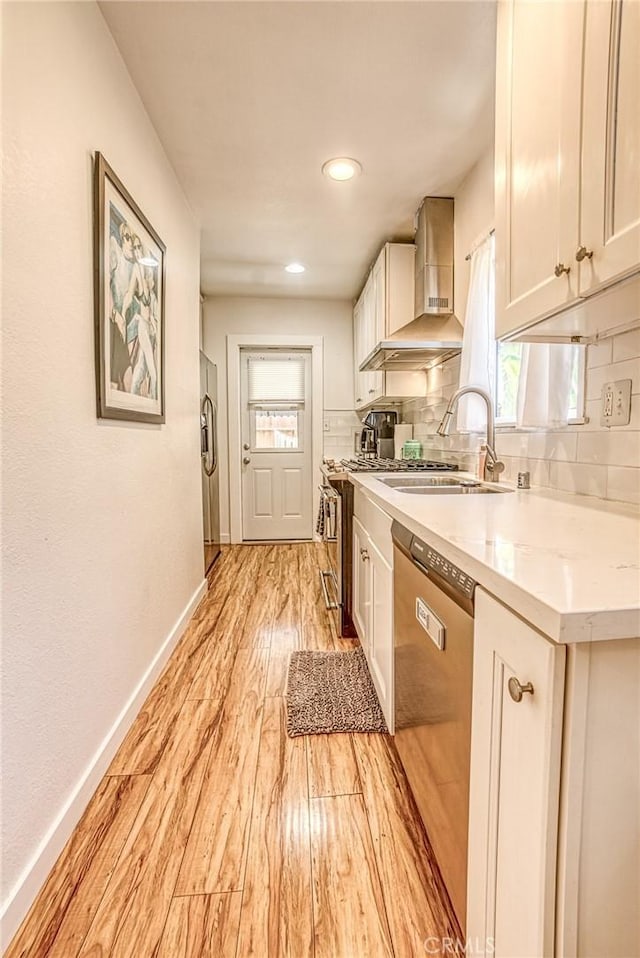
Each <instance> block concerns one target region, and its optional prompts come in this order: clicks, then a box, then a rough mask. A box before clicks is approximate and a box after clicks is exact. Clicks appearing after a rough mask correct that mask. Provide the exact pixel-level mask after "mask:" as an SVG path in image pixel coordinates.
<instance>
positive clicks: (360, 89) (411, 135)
mask: <svg viewBox="0 0 640 958" xmlns="http://www.w3.org/2000/svg"><path fill="white" fill-rule="evenodd" d="M100 7H101V10H102V13H103V15H104V17H105V19H106V21H107V23H108V25H109V28H110V29H111V32H112V34H113V36H114V38H115V40H116V43H117V45H118V47H119V49H120V51H121V53H122V56H123V58H124V60H125V63H126V65H127V67H128V69H129V72H130V73H131V76H132V78H133V81H134V83H135V85H136V87H137V89H138V90H139V92H140V96H141V97H142V100H143V102H144V105H145V107H146V109H147V112H148V113H149V115H150V117H151V119H152V121H153V123H154V125H155V128H156V130H157V132H158V134H159V136H160V139H161V141H162V143H163V145H164V148H165V150H166V152H167V154H168V156H169V159H170V160H171V162H172V164H173V167H174V169H175V171H176V174H177V176H178V179H179V180H180V182H181V184H182V186H183V188H184V190H185V193H186V195H187V197H188V200H189V202H190V204H191V206H192V208H193V210H194V212H195V214H196V216H197V217H198V219H199V221H200V225H201V230H202V246H201V287H202V291H203V292H204V293H205V294H206V295H207V294H208V295H239V296H283V295H284V296H287V295H293V296H304V297H307V296H308V297H321V298H339V299H351V298H352V297H354V296H355V295H356V294H357V293H358V291H359V290H360V288H361V286H362V284H363V281H364V278H365V273H366V271H367V269H368V267H369V265H370V264H371V262H372V260H373V258H374V256H375V254H376V252H377V250H378V249H379V247H380V246H381V245H382V243H383V242H385V241H386V240H390V239H411V238H412V236H413V214H414V212H415V210H416V208H417V206H418V205H419V201H420V199H421V197H422V196H424V195H428V194H431V195H440V196H447V195H452V194H453V192H454V191H455V190H456V188H457V186H458V185H459V184H460V182H461V181H462V179H463V178H464V176H465V174H466V173H467V172H468V170H469V169H470V168H471V167H472V166H473V164H474V163H475V161H476V160H477V159H478V157H479V156H480V154H481V153H482V151H483V150H484V149H485V148H486V147H487V145H488V144H489V143H490V140H491V137H492V135H493V91H494V64H495V3H494V2H493V0H487V2H485V0H447V2H430V0H417V2H403V0H397V2H367V0H365V2H349V0H339V2H332V0H326V2H325V0H319V2H277V3H273V2H270V0H261V2H242V0H234V2H207V0H200V2H165V0H160V2H156V0H143V2H137V0H128V2H126V3H123V2H109V0H107V2H102V3H101V4H100ZM332 156H351V157H355V158H356V159H358V160H359V161H360V163H361V164H362V167H363V172H362V175H361V176H360V177H359V178H358V179H356V180H354V181H351V182H347V183H336V182H333V181H330V180H327V179H326V178H325V177H324V176H322V174H321V172H320V168H321V166H322V164H323V162H324V161H325V160H327V159H328V158H330V157H332ZM294 260H295V261H299V262H301V263H303V264H304V265H305V266H306V272H305V273H304V274H301V275H290V274H288V273H285V272H284V270H283V267H284V265H285V264H286V263H289V262H291V261H294Z"/></svg>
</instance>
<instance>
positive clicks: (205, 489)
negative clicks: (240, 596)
mask: <svg viewBox="0 0 640 958" xmlns="http://www.w3.org/2000/svg"><path fill="white" fill-rule="evenodd" d="M200 455H201V462H202V518H203V527H204V571H205V575H206V573H207V572H208V571H209V569H210V568H211V566H212V565H213V563H214V562H215V560H216V559H217V558H218V556H219V555H220V469H219V467H218V370H217V368H216V366H215V365H214V363H212V362H211V360H210V359H209V357H208V356H205V354H204V353H203V352H202V351H201V352H200Z"/></svg>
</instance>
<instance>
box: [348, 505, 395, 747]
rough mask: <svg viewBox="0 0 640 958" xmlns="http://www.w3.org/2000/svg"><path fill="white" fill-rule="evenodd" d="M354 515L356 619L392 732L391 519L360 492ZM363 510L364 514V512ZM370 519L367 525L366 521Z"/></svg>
mask: <svg viewBox="0 0 640 958" xmlns="http://www.w3.org/2000/svg"><path fill="white" fill-rule="evenodd" d="M355 501H356V505H355V508H356V510H358V508H359V509H360V513H361V516H360V517H358V515H354V518H353V621H354V624H355V627H356V630H357V632H358V636H359V638H360V642H361V644H362V648H363V650H364V653H365V655H366V657H367V663H368V665H369V672H370V673H371V678H372V680H373V684H374V686H375V689H376V692H377V693H378V699H379V701H380V706H381V708H382V712H383V714H384V717H385V721H386V723H387V728H388V729H389V731H390V732H392V731H393V565H392V555H393V546H392V541H391V519H390V517H389V516H387V515H386V513H384V512H383V511H382V510H381V509H380V508H379V507H378V506H376V505H375V503H373V502H372V501H371V500H370V499H367V498H366V497H365V496H363V495H362V493H360V494H359V495H356V497H355ZM362 513H364V515H362ZM367 519H369V522H368V528H367V527H365V525H364V523H363V520H364V522H367Z"/></svg>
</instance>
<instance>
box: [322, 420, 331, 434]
mask: <svg viewBox="0 0 640 958" xmlns="http://www.w3.org/2000/svg"><path fill="white" fill-rule="evenodd" d="M322 428H323V429H324V431H325V432H329V431H330V429H331V424H330V423H329V420H328V419H323V421H322Z"/></svg>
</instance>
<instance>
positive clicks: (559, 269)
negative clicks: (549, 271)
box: [553, 263, 571, 277]
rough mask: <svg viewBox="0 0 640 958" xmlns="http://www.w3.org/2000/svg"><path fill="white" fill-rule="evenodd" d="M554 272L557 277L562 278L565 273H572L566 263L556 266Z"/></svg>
mask: <svg viewBox="0 0 640 958" xmlns="http://www.w3.org/2000/svg"><path fill="white" fill-rule="evenodd" d="M553 272H554V273H555V274H556V276H558V277H559V276H562V274H563V273H570V272H571V267H570V266H565V265H564V263H558V265H557V266H556V268H555V269H554V271H553Z"/></svg>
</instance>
